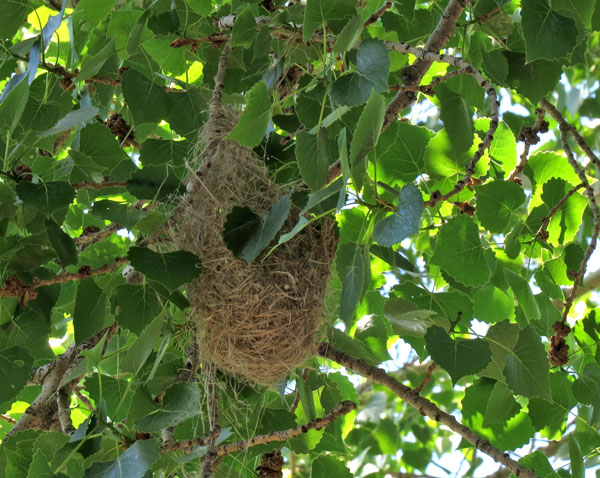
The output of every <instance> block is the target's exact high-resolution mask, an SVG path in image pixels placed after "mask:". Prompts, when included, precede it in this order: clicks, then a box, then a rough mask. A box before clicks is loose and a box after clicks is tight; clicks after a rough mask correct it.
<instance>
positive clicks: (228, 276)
mask: <svg viewBox="0 0 600 478" xmlns="http://www.w3.org/2000/svg"><path fill="white" fill-rule="evenodd" d="M211 103H212V104H211V111H210V116H209V120H208V121H207V123H206V124H205V126H204V128H203V131H202V133H201V134H200V135H199V139H198V144H197V146H196V152H195V154H194V155H193V157H192V158H191V161H190V166H191V167H192V170H193V171H195V172H194V173H193V174H191V175H190V177H188V179H187V192H186V195H185V197H184V199H183V201H182V203H181V205H180V208H181V211H182V212H181V214H180V217H179V221H178V224H177V226H176V228H175V230H174V240H175V242H176V245H177V246H178V247H179V248H181V249H185V250H188V251H190V252H193V253H195V254H196V255H198V256H199V257H200V258H201V259H202V267H203V273H202V274H201V275H200V277H199V278H198V279H196V280H195V281H194V282H193V283H191V284H190V285H189V287H188V294H189V300H190V303H191V305H192V315H193V318H194V322H195V324H196V328H197V330H198V346H199V349H200V353H201V360H202V362H203V363H204V364H206V365H211V366H214V367H215V368H216V369H219V370H221V371H223V372H227V373H229V374H232V375H234V376H236V378H238V379H242V380H245V381H247V382H250V383H255V384H260V385H272V384H274V383H275V382H277V381H280V380H281V379H284V378H285V377H286V376H287V375H288V374H289V372H290V371H291V370H292V369H294V368H296V367H298V366H299V365H302V363H303V362H304V361H305V360H306V359H307V357H309V356H311V355H314V354H315V353H316V346H317V333H318V332H319V330H320V328H321V325H322V315H323V310H324V295H325V291H326V289H327V282H328V279H329V273H330V269H331V264H332V261H333V256H334V251H335V235H334V230H333V228H334V224H333V221H331V220H327V219H325V220H320V221H315V222H312V223H311V224H309V225H308V226H307V227H305V228H304V229H303V230H302V231H301V232H300V233H298V234H297V235H295V236H294V237H293V238H292V239H290V240H289V241H288V242H285V243H284V244H282V245H280V246H278V247H277V248H275V250H274V251H273V252H272V253H271V254H270V255H267V251H269V250H270V248H271V247H272V246H273V245H274V244H275V242H276V240H277V237H276V238H275V240H274V241H273V242H272V244H270V245H269V246H268V247H267V248H266V249H265V250H264V251H263V252H262V253H261V255H259V256H258V258H257V259H256V260H255V261H254V262H253V263H252V264H250V265H248V263H247V262H246V261H244V260H242V259H238V258H237V257H235V256H234V254H233V253H232V252H231V250H230V249H229V248H228V247H227V245H226V244H225V242H224V239H223V230H224V226H225V222H226V219H227V215H228V214H229V213H230V212H231V211H232V209H233V208H234V207H236V206H242V207H244V206H245V207H248V208H250V209H251V210H252V211H253V212H254V213H256V214H259V215H264V214H266V213H268V212H269V210H270V209H271V207H272V206H273V204H274V203H275V202H276V201H277V200H279V199H280V198H281V197H282V196H283V194H284V191H283V190H282V187H281V186H279V185H277V184H275V183H273V182H272V181H271V180H270V179H269V175H268V171H267V169H266V167H265V165H264V162H263V161H261V160H260V159H259V158H258V157H256V155H255V154H254V153H253V151H252V150H250V149H248V148H246V147H243V146H240V144H239V143H237V142H236V141H234V140H231V139H225V136H226V135H227V133H229V131H231V129H232V128H233V126H234V125H235V123H236V121H237V118H238V114H237V113H236V112H235V111H234V110H232V109H231V108H229V107H225V106H222V105H221V104H220V102H215V101H213V102H211ZM294 209H295V210H294ZM298 219H299V209H297V208H294V206H292V210H291V212H290V216H289V217H288V219H287V221H286V223H285V224H284V226H283V228H282V231H281V233H284V232H287V231H289V230H291V229H292V227H293V226H294V225H295V224H296V223H297V222H298Z"/></svg>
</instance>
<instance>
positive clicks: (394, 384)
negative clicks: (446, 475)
mask: <svg viewBox="0 0 600 478" xmlns="http://www.w3.org/2000/svg"><path fill="white" fill-rule="evenodd" d="M319 354H320V355H321V356H323V357H326V358H328V359H330V360H333V361H335V362H337V363H339V364H340V365H343V366H344V367H346V368H348V369H350V370H352V371H354V372H356V373H358V374H360V375H362V376H363V377H365V378H368V379H370V380H373V381H374V382H376V383H379V384H380V385H383V386H385V387H387V388H389V389H390V390H391V391H392V392H394V393H395V394H396V395H398V396H399V397H400V398H402V399H403V400H405V401H406V403H408V404H409V405H410V406H412V407H414V408H416V409H417V410H418V411H419V413H421V414H422V415H427V416H428V417H429V418H431V419H433V420H435V421H436V422H439V423H441V424H443V425H446V426H447V427H448V428H450V430H452V431H453V432H455V433H458V434H459V435H460V436H461V437H463V438H464V439H465V440H467V441H468V442H469V443H471V444H473V445H474V446H475V448H476V449H478V450H481V451H482V452H483V453H485V454H486V455H488V456H490V457H491V458H492V459H494V460H495V461H496V462H498V463H501V464H502V465H504V466H505V467H506V468H508V469H509V470H510V471H512V472H513V473H514V474H515V475H517V476H520V477H524V478H537V477H536V474H535V473H534V472H533V471H532V470H530V469H528V468H525V467H523V466H521V465H519V463H517V462H516V461H515V460H513V459H512V458H510V456H509V454H508V453H503V452H502V451H501V450H499V449H498V448H496V447H494V446H492V444H491V443H490V442H489V441H488V440H485V439H483V438H482V437H480V436H479V435H478V434H477V433H475V432H474V431H473V430H471V429H470V428H468V427H466V426H465V425H463V424H462V423H460V422H459V421H457V420H456V418H454V417H453V416H452V415H449V414H448V413H446V412H443V411H442V410H440V408H439V407H438V406H437V405H435V404H434V403H433V402H431V401H429V400H428V399H426V398H424V397H421V396H420V395H418V394H417V393H416V392H415V391H414V390H413V389H411V388H409V387H407V386H406V385H403V384H402V383H400V382H398V381H397V380H396V379H395V378H393V377H392V376H390V375H388V374H387V373H386V372H384V371H383V370H382V369H380V368H377V367H374V366H372V365H369V364H367V363H366V362H364V361H363V360H361V359H357V358H355V357H352V356H350V355H348V354H346V353H345V352H342V351H339V350H336V349H334V348H333V347H331V346H330V345H329V344H327V343H321V345H320V346H319Z"/></svg>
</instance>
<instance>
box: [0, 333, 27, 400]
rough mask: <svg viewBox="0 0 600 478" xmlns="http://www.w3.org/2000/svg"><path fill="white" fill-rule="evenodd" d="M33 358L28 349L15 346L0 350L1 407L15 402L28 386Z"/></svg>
mask: <svg viewBox="0 0 600 478" xmlns="http://www.w3.org/2000/svg"><path fill="white" fill-rule="evenodd" d="M32 366H33V357H32V356H31V354H30V353H29V351H28V350H27V349H26V348H23V347H19V346H18V345H13V346H12V347H7V348H3V349H2V350H0V380H1V382H0V383H2V387H0V405H1V404H3V403H4V402H7V401H9V400H11V401H12V400H13V399H14V398H15V397H16V396H17V394H18V393H19V391H20V390H21V389H22V388H23V387H24V386H25V385H26V384H27V381H28V379H29V376H30V375H31V369H32Z"/></svg>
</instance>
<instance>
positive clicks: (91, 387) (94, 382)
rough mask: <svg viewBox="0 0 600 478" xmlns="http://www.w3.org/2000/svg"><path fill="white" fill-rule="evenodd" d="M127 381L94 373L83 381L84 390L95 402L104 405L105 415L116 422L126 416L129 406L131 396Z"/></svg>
mask: <svg viewBox="0 0 600 478" xmlns="http://www.w3.org/2000/svg"><path fill="white" fill-rule="evenodd" d="M129 387H130V384H129V382H128V381H127V380H122V379H116V378H113V377H110V376H108V375H103V374H100V373H94V374H92V375H90V376H88V377H87V378H86V379H85V389H86V390H87V391H88V392H89V394H90V397H91V398H92V399H93V400H94V401H95V402H96V403H98V404H99V403H101V402H102V401H104V402H105V403H106V409H105V410H106V413H108V414H109V415H110V417H111V418H112V419H114V420H116V421H119V420H122V419H123V418H125V417H126V416H127V413H128V411H129V407H130V406H131V397H132V394H131V393H129Z"/></svg>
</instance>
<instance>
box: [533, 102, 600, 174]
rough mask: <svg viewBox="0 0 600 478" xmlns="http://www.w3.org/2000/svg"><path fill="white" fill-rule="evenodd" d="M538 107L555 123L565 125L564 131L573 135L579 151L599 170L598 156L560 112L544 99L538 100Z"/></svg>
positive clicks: (599, 161) (599, 160)
mask: <svg viewBox="0 0 600 478" xmlns="http://www.w3.org/2000/svg"><path fill="white" fill-rule="evenodd" d="M540 105H542V108H544V109H545V110H546V111H547V112H548V113H549V114H550V116H552V117H553V118H554V119H555V120H556V121H558V122H559V123H560V124H561V125H565V126H564V128H566V130H567V131H568V132H569V133H571V134H572V135H573V138H574V139H575V142H576V143H577V145H578V146H579V147H580V148H581V150H582V151H583V152H584V153H585V154H586V156H587V157H588V158H589V159H590V161H591V162H592V163H594V164H595V165H596V167H599V168H600V159H598V156H596V154H595V153H594V152H593V151H592V148H590V147H589V146H588V144H587V143H586V142H585V139H583V136H581V135H580V134H579V131H577V128H575V126H573V125H572V124H570V123H568V122H567V121H566V120H565V118H564V116H563V115H562V114H561V113H560V111H558V110H557V109H556V107H555V106H554V105H553V104H552V103H550V102H549V101H548V100H547V99H546V98H545V97H543V98H542V99H541V100H540Z"/></svg>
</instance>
